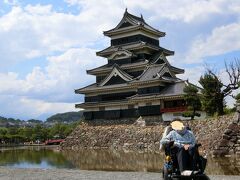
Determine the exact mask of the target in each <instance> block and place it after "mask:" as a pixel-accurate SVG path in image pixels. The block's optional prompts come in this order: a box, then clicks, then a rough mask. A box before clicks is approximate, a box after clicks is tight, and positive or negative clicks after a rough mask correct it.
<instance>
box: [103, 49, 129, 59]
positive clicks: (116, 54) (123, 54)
mask: <svg viewBox="0 0 240 180" xmlns="http://www.w3.org/2000/svg"><path fill="white" fill-rule="evenodd" d="M132 56H133V53H132V52H130V51H127V50H121V49H119V50H118V51H116V52H114V53H113V54H112V55H111V56H109V58H108V59H110V60H117V59H123V58H129V57H132Z"/></svg>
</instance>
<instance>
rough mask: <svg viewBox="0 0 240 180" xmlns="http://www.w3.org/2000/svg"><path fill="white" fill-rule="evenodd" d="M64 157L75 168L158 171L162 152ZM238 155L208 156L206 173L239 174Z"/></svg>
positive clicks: (103, 152) (69, 153)
mask: <svg viewBox="0 0 240 180" xmlns="http://www.w3.org/2000/svg"><path fill="white" fill-rule="evenodd" d="M63 154H65V156H66V158H67V159H68V160H69V161H71V162H72V163H73V164H74V165H75V166H76V167H77V168H79V169H85V170H105V171H149V172H160V171H161V168H162V165H163V158H164V156H163V154H158V153H140V152H138V153H136V152H123V151H108V150H81V151H77V152H74V151H64V152H63ZM239 160H240V157H235V158H233V157H232V158H208V165H207V169H206V173H207V174H214V175H240V161H239Z"/></svg>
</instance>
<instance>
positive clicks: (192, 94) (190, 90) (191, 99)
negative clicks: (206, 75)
mask: <svg viewBox="0 0 240 180" xmlns="http://www.w3.org/2000/svg"><path fill="white" fill-rule="evenodd" d="M183 91H184V93H185V95H184V100H185V101H186V104H187V107H188V112H186V113H184V114H183V116H185V117H191V119H194V117H195V116H200V114H199V113H197V112H196V111H197V110H200V109H201V101H200V96H199V94H198V89H197V88H196V87H195V86H194V85H191V84H189V85H188V86H186V87H185V88H184V89H183Z"/></svg>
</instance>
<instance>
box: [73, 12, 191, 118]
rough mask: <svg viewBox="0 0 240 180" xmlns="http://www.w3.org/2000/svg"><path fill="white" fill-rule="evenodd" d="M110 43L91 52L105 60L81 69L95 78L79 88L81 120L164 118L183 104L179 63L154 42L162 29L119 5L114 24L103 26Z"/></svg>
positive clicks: (169, 51) (77, 91)
mask: <svg viewBox="0 0 240 180" xmlns="http://www.w3.org/2000/svg"><path fill="white" fill-rule="evenodd" d="M104 35H105V36H107V37H109V38H110V39H111V46H110V47H108V48H106V49H104V50H102V51H99V52H97V53H96V54H97V56H101V57H104V58H107V60H108V63H107V64H105V65H103V66H101V67H97V68H95V69H91V70H87V73H88V74H90V75H94V76H96V82H95V83H93V84H91V85H89V86H86V87H84V88H81V89H77V90H75V93H77V94H84V95H85V102H84V103H82V104H76V107H77V108H83V109H84V117H85V119H86V120H96V119H103V120H108V119H109V120H121V119H131V118H132V119H133V118H134V119H137V118H138V117H139V116H158V117H159V119H163V120H165V119H167V118H168V117H169V116H174V114H175V115H176V116H177V115H178V114H179V112H182V111H184V110H186V106H185V102H184V100H183V94H184V93H183V88H184V87H185V86H186V84H187V82H186V81H183V80H181V79H179V78H177V77H176V74H180V73H184V70H183V69H180V68H177V67H174V66H172V65H171V64H170V63H169V62H168V60H167V56H171V55H174V51H171V50H168V49H165V48H163V47H161V46H160V41H159V39H160V38H162V37H164V36H165V35H166V34H165V33H164V32H161V31H159V30H157V29H155V28H153V27H151V26H150V25H148V24H147V23H146V22H145V20H144V19H143V17H142V16H141V17H137V16H134V15H132V14H130V13H128V12H127V10H126V11H125V13H124V15H123V18H122V19H121V21H120V22H119V24H118V25H117V26H116V27H115V28H113V29H111V30H109V31H105V32H104Z"/></svg>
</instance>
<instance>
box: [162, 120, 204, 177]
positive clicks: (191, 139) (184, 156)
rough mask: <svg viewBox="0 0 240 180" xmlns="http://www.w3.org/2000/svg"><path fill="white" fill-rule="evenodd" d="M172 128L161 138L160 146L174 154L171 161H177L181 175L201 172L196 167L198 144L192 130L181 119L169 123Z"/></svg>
mask: <svg viewBox="0 0 240 180" xmlns="http://www.w3.org/2000/svg"><path fill="white" fill-rule="evenodd" d="M171 128H172V130H171V131H170V132H169V133H168V134H167V135H166V136H165V137H163V138H162V139H161V141H160V144H161V146H164V147H165V154H166V155H169V153H170V152H171V155H172V154H174V155H175V157H173V158H174V159H173V161H177V163H176V164H177V166H178V170H179V172H180V174H181V175H191V174H197V173H201V172H200V171H199V167H196V165H197V163H198V161H199V154H198V150H197V149H198V145H197V144H196V139H195V136H194V134H193V132H192V131H191V130H190V129H189V128H188V127H185V126H184V124H183V123H182V122H181V121H178V120H175V121H173V122H172V123H171Z"/></svg>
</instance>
